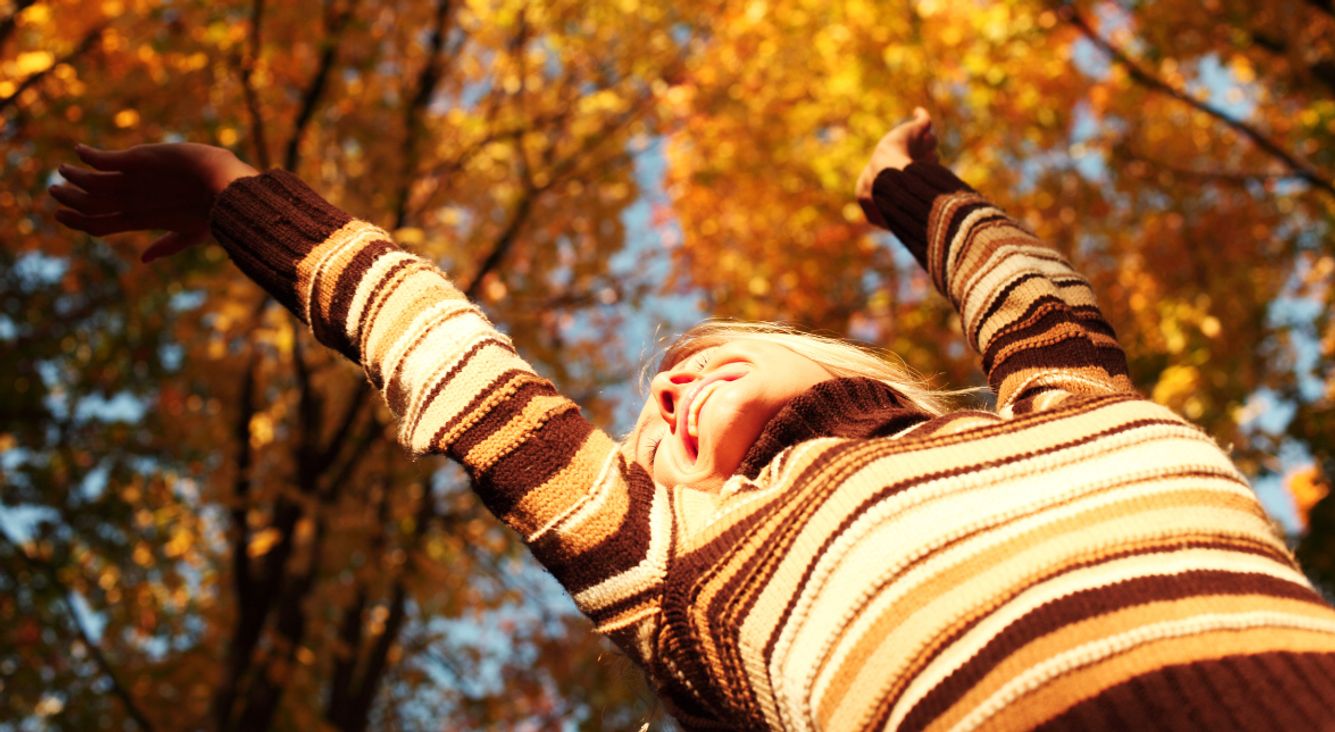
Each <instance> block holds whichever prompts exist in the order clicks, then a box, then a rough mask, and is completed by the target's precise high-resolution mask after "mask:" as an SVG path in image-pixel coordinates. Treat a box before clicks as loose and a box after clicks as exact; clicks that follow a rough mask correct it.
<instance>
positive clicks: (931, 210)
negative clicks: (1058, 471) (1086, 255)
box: [872, 163, 1134, 412]
mask: <svg viewBox="0 0 1335 732" xmlns="http://www.w3.org/2000/svg"><path fill="white" fill-rule="evenodd" d="M872 197H873V200H874V202H875V204H876V207H877V209H879V211H880V212H881V215H882V216H884V217H885V220H886V221H887V222H888V223H889V225H890V229H891V230H892V231H893V232H894V234H895V236H897V237H898V238H899V239H900V241H902V242H903V243H904V244H905V245H906V246H907V247H908V249H909V250H910V251H911V252H912V253H913V256H914V257H916V258H917V260H918V262H919V264H921V265H922V266H923V267H924V268H926V270H927V272H928V274H929V275H930V276H931V278H932V282H933V284H935V286H936V288H937V289H938V290H939V291H940V292H941V293H942V294H943V295H945V296H946V297H947V298H948V299H949V300H950V302H951V304H953V305H954V306H955V309H956V310H957V311H958V312H959V313H960V317H961V318H962V319H963V326H964V334H965V337H966V338H967V339H968V341H969V345H970V346H972V347H973V348H974V349H975V350H976V351H978V353H979V354H981V355H982V359H983V369H984V370H985V371H986V372H987V376H988V382H989V383H990V384H991V385H992V388H993V389H994V390H995V391H996V392H997V407H998V409H999V410H1009V411H1017V412H1018V411H1027V410H1031V409H1036V408H1040V407H1042V406H1046V405H1050V404H1052V403H1055V402H1056V401H1059V400H1060V399H1061V398H1062V397H1064V396H1066V395H1072V394H1106V393H1109V392H1131V391H1134V387H1133V386H1132V385H1131V381H1130V379H1129V378H1128V376H1127V365H1126V355H1125V354H1124V353H1123V352H1122V349H1121V346H1119V345H1118V343H1117V337H1116V335H1115V334H1114V333H1113V329H1112V327H1111V326H1110V325H1108V323H1107V321H1105V320H1104V319H1103V315H1102V314H1101V313H1100V312H1099V309H1098V305H1096V304H1095V301H1094V293H1093V292H1092V291H1091V290H1090V287H1089V283H1088V282H1087V281H1086V280H1085V279H1084V278H1083V277H1081V276H1080V275H1079V274H1077V273H1076V272H1075V271H1074V270H1073V269H1071V266H1070V265H1069V264H1068V263H1067V262H1066V261H1065V259H1063V258H1062V256H1061V255H1060V254H1058V253H1057V252H1056V251H1055V250H1053V249H1052V248H1051V247H1049V246H1046V245H1044V244H1043V243H1042V242H1040V241H1039V240H1038V239H1037V238H1035V237H1034V235H1033V234H1032V233H1031V232H1029V231H1028V230H1027V229H1025V228H1024V227H1023V226H1021V225H1020V224H1019V223H1017V222H1016V221H1015V220H1013V219H1011V218H1010V217H1009V216H1007V215H1006V214H1005V212H1003V211H1002V210H1001V209H999V208H997V207H995V206H993V205H992V204H991V203H989V202H988V201H987V200H986V199H984V198H983V197H982V196H980V195H978V193H976V192H975V191H974V190H973V189H972V188H970V187H969V186H968V185H966V184H965V183H963V182H962V181H961V180H960V179H959V178H956V177H955V175H954V174H952V173H951V172H950V171H949V170H947V169H945V168H943V167H941V166H939V165H934V164H928V163H913V164H911V165H909V166H908V168H906V169H905V170H903V171H899V170H883V171H881V173H880V174H879V175H878V176H877V177H876V181H875V183H874V185H873V188H872Z"/></svg>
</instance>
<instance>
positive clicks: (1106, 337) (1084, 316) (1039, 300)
mask: <svg viewBox="0 0 1335 732" xmlns="http://www.w3.org/2000/svg"><path fill="white" fill-rule="evenodd" d="M1094 312H1095V314H1094V315H1091V314H1090V312H1089V309H1088V308H1085V307H1079V306H1072V305H1070V304H1069V303H1068V302H1066V301H1065V300H1063V299H1061V298H1060V297H1058V296H1056V295H1052V294H1045V295H1040V296H1038V297H1035V298H1033V300H1032V301H1030V303H1029V305H1028V306H1026V308H1025V310H1024V312H1023V313H1021V314H1020V315H1019V316H1018V317H1016V318H1015V320H1013V321H1012V322H1010V323H1007V324H1006V325H1005V326H1004V327H1002V328H1000V329H999V330H997V332H996V333H994V334H993V335H992V337H991V338H990V339H988V342H987V343H986V344H983V346H984V352H983V369H984V370H991V359H992V358H993V356H992V355H991V354H992V353H993V352H995V351H997V350H998V349H999V348H1000V347H1001V345H1002V343H1004V342H1008V341H1021V340H1025V339H1033V340H1040V339H1041V338H1042V336H1043V335H1044V334H1043V332H1042V331H1043V330H1044V329H1045V328H1047V327H1051V326H1053V325H1055V324H1058V323H1062V322H1071V323H1074V324H1076V325H1078V326H1079V327H1080V329H1081V330H1083V331H1086V332H1087V333H1088V335H1089V338H1090V340H1091V341H1096V342H1108V341H1111V342H1113V343H1116V340H1117V338H1116V334H1115V333H1113V329H1112V326H1110V325H1108V324H1107V323H1106V322H1104V321H1103V319H1102V318H1100V317H1098V316H1097V312H1098V311H1097V309H1096V310H1095V311H1094ZM980 327H985V326H980Z"/></svg>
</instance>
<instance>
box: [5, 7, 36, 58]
mask: <svg viewBox="0 0 1335 732" xmlns="http://www.w3.org/2000/svg"><path fill="white" fill-rule="evenodd" d="M34 2H36V0H17V2H15V3H14V10H13V12H11V13H10V14H9V15H6V16H5V17H4V18H3V19H0V47H3V46H4V43H5V41H6V40H8V39H9V36H10V34H11V33H13V32H14V28H15V26H17V25H18V20H19V15H21V14H22V13H23V11H25V10H27V9H28V6H30V5H32V4H33V3H34Z"/></svg>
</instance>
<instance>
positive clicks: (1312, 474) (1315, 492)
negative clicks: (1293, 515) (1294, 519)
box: [1285, 465, 1330, 529]
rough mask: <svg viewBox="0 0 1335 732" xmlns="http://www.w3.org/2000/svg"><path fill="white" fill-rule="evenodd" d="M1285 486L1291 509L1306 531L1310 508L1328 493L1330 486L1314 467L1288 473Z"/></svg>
mask: <svg viewBox="0 0 1335 732" xmlns="http://www.w3.org/2000/svg"><path fill="white" fill-rule="evenodd" d="M1285 484H1286V487H1287V488H1288V489H1289V495H1290V496H1293V507H1294V509H1295V510H1296V511H1297V513H1298V521H1299V522H1301V523H1302V525H1303V528H1304V529H1306V528H1307V520H1308V515H1309V514H1310V513H1311V512H1312V507H1313V506H1315V505H1316V504H1317V502H1318V501H1320V500H1321V499H1322V498H1325V497H1326V495H1327V494H1328V493H1330V484H1329V483H1327V482H1326V481H1325V480H1324V479H1323V478H1322V476H1321V470H1320V469H1319V468H1318V467H1317V466H1315V465H1310V466H1308V467H1306V468H1303V469H1301V470H1297V471H1294V472H1293V473H1290V474H1289V478H1288V480H1287V481H1285Z"/></svg>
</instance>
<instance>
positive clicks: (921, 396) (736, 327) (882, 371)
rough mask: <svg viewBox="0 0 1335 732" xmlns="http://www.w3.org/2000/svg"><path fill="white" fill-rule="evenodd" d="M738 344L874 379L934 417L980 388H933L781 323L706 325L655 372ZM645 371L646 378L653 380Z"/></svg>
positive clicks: (878, 357) (686, 336)
mask: <svg viewBox="0 0 1335 732" xmlns="http://www.w3.org/2000/svg"><path fill="white" fill-rule="evenodd" d="M739 340H750V341H761V342H764V343H772V344H774V345H778V346H783V347H784V348H787V349H788V350H790V351H793V352H795V353H799V354H801V355H803V356H806V357H807V358H809V359H811V360H812V361H815V362H816V363H818V364H820V365H821V366H823V367H824V368H825V369H826V370H827V371H829V372H830V373H831V374H833V375H834V376H836V377H859V376H860V377H865V378H868V379H875V380H876V381H879V382H881V383H883V384H885V385H886V386H889V387H890V388H891V389H894V390H895V392H896V393H898V394H899V396H900V397H902V398H903V399H904V400H905V401H906V402H907V403H908V404H911V405H913V406H914V407H917V408H918V409H920V410H922V411H923V412H926V413H927V414H930V415H933V416H939V415H942V414H945V413H946V412H948V411H950V409H951V408H952V402H953V400H954V398H955V397H957V396H959V395H961V394H971V393H975V392H977V391H978V390H977V389H958V390H939V389H933V388H932V386H931V384H930V382H928V380H927V379H925V378H924V377H922V376H921V375H919V374H918V373H917V372H915V371H914V370H913V369H911V368H909V366H908V365H907V364H905V363H904V362H902V361H900V360H899V359H898V357H896V356H894V354H891V353H888V352H882V351H874V350H872V349H871V348H868V347H866V346H861V345H858V344H855V343H850V342H849V341H846V340H843V339H840V338H832V337H830V336H824V335H819V334H816V333H806V332H803V331H800V330H798V329H796V328H793V327H790V326H787V325H783V324H780V323H754V322H744V321H729V320H706V321H704V322H702V323H699V324H698V325H695V326H693V327H692V328H690V329H689V330H687V331H686V332H685V333H682V334H681V335H680V336H679V337H678V338H677V339H676V340H675V341H674V342H673V343H672V345H671V346H669V347H668V349H667V351H666V352H664V354H663V358H662V359H661V360H660V361H659V364H658V368H657V369H656V370H655V373H659V372H662V371H666V370H668V369H671V368H672V367H673V366H675V365H676V364H678V363H680V362H681V361H682V360H683V359H686V358H689V357H690V356H691V354H694V353H698V352H700V351H702V350H704V349H706V348H713V347H714V346H721V345H723V344H725V343H732V342H735V341H739ZM648 375H649V374H648V371H647V369H646V373H645V376H648Z"/></svg>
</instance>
